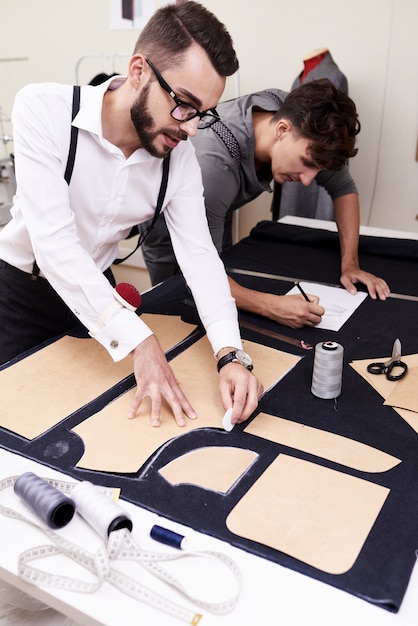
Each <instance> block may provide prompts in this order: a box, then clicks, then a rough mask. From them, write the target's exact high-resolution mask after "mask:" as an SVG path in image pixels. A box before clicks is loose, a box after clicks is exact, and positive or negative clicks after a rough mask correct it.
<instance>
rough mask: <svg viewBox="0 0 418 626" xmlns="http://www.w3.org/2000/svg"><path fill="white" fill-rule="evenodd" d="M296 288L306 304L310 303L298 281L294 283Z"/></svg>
mask: <svg viewBox="0 0 418 626" xmlns="http://www.w3.org/2000/svg"><path fill="white" fill-rule="evenodd" d="M295 285H296V287H297V288H298V289H299V291H300V293H301V294H302V296H303V297H304V298H305V300H306V302H311V301H310V300H309V298H308V296H307V295H306V293H305V292H304V290H303V289H302V287H301V286H300V283H299V281H296V282H295Z"/></svg>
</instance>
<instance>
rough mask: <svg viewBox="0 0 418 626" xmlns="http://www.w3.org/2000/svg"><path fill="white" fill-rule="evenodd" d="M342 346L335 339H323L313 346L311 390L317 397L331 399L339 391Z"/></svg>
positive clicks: (341, 372) (341, 370)
mask: <svg viewBox="0 0 418 626" xmlns="http://www.w3.org/2000/svg"><path fill="white" fill-rule="evenodd" d="M343 355H344V348H343V347H342V345H340V344H339V343H337V342H336V341H323V342H322V343H318V344H316V346H315V358H314V365H313V372H312V386H311V392H312V393H313V395H314V396H317V397H318V398H324V399H326V400H331V399H333V398H337V397H338V396H339V395H340V393H341V387H342V374H343Z"/></svg>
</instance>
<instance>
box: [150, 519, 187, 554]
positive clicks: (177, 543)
mask: <svg viewBox="0 0 418 626" xmlns="http://www.w3.org/2000/svg"><path fill="white" fill-rule="evenodd" d="M150 535H151V537H152V538H153V539H155V541H159V542H160V543H164V544H165V545H166V546H171V547H172V548H177V549H178V550H184V548H185V544H186V542H187V539H186V537H183V535H179V533H175V532H174V530H169V529H168V528H163V527H162V526H158V525H155V526H153V527H152V528H151V532H150Z"/></svg>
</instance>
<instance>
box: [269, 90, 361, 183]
mask: <svg viewBox="0 0 418 626" xmlns="http://www.w3.org/2000/svg"><path fill="white" fill-rule="evenodd" d="M280 119H288V120H290V122H291V123H292V125H293V127H294V131H295V133H296V134H298V135H300V136H301V137H304V138H306V139H309V141H310V145H309V156H310V158H311V159H312V161H313V162H314V163H315V164H317V165H318V166H319V167H321V168H323V169H326V170H331V171H336V170H339V169H341V168H342V167H343V166H344V165H345V164H346V162H347V159H348V158H350V157H353V156H355V155H356V154H357V148H355V143H356V136H357V135H358V133H359V132H360V122H359V119H358V115H357V110H356V105H355V104H354V102H353V101H352V100H351V98H349V97H348V96H347V95H346V94H345V93H344V92H343V91H342V90H341V89H338V88H337V87H335V85H334V84H333V83H332V82H331V81H330V80H328V78H321V79H319V80H312V81H310V82H308V83H304V84H302V85H300V86H299V87H296V89H294V90H293V91H291V92H290V93H289V94H288V95H287V97H286V98H285V100H284V102H283V104H282V106H281V107H280V109H279V110H278V112H277V113H276V114H275V115H274V117H273V119H272V123H277V122H278V121H279V120H280Z"/></svg>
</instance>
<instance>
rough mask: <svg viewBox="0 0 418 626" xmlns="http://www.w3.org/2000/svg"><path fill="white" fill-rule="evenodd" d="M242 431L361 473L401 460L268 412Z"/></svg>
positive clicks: (379, 468)
mask: <svg viewBox="0 0 418 626" xmlns="http://www.w3.org/2000/svg"><path fill="white" fill-rule="evenodd" d="M245 432H246V433H249V434H250V435H256V436H257V437H263V439H268V440H270V441H274V442H275V443H279V444H282V445H285V446H289V447H291V448H295V449H297V450H302V451H303V452H308V453H309V454H315V455H316V456H320V457H322V458H324V459H328V461H334V462H336V463H340V464H341V465H346V466H347V467H352V468H354V469H357V470H360V471H362V472H386V471H388V470H390V469H392V468H393V467H395V466H396V465H398V464H399V463H401V460H400V459H397V458H396V457H394V456H391V455H390V454H387V453H386V452H382V451H381V450H378V449H376V448H372V447H371V446H368V445H366V444H364V443H360V442H359V441H354V440H353V439H349V438H348V437H342V436H341V435H335V434H334V433H329V432H327V431H325V430H320V429H318V428H312V427H311V426H305V425H304V424H298V423H297V422H292V421H290V420H287V419H283V418H282V417H275V416H274V415H269V414H268V413H259V414H258V415H257V417H256V418H255V419H254V420H253V421H252V422H250V424H248V426H247V427H246V428H245Z"/></svg>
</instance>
